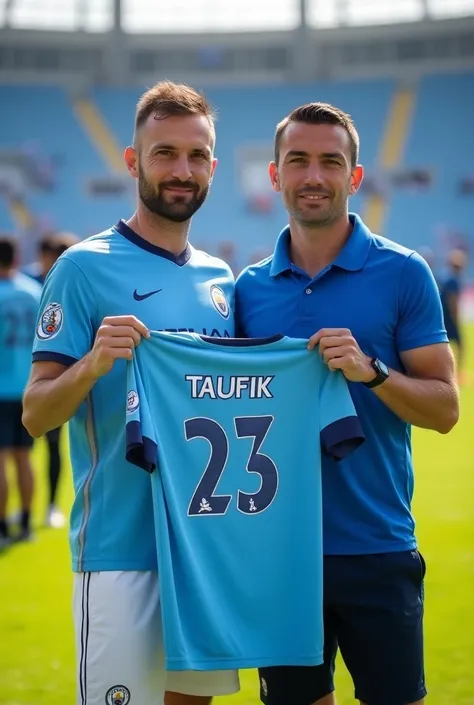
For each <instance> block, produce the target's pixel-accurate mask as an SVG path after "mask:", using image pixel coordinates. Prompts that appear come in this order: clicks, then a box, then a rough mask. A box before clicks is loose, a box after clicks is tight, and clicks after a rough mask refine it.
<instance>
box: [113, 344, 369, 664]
mask: <svg viewBox="0 0 474 705" xmlns="http://www.w3.org/2000/svg"><path fill="white" fill-rule="evenodd" d="M213 340H214V342H213ZM306 344H307V342H306V341H304V340H294V339H290V338H284V337H280V336H276V337H275V338H274V339H271V340H268V339H263V340H256V339H254V340H244V339H234V340H226V339H219V340H217V339H211V338H204V337H202V336H198V335H193V334H166V333H155V332H152V336H151V338H150V340H145V341H143V342H142V343H141V344H140V346H139V348H138V350H137V354H136V356H135V359H134V360H133V362H130V363H129V365H128V395H127V412H126V419H127V457H128V459H129V460H130V461H131V462H133V463H135V464H136V465H138V466H140V467H142V468H144V469H146V470H148V471H150V472H151V471H153V470H154V472H152V476H151V477H152V485H153V499H154V507H155V521H156V529H157V546H158V565H159V575H160V589H161V600H162V615H163V632H164V641H165V653H166V658H167V668H168V669H170V670H182V669H192V670H213V669H229V668H251V667H257V666H271V665H313V664H319V663H321V662H322V657H323V628H322V536H321V521H322V520H321V457H320V456H321V450H322V451H323V452H325V453H328V454H329V455H331V456H333V457H335V458H341V457H343V456H345V455H346V454H347V453H349V452H350V451H351V450H354V449H355V448H357V447H358V445H359V444H360V443H361V442H362V440H363V437H362V432H361V428H360V424H359V421H358V418H357V416H356V415H355V411H354V406H353V404H352V399H351V396H350V394H349V391H348V387H347V384H346V381H345V379H344V377H343V376H342V374H341V373H339V372H334V373H331V372H330V371H329V370H328V368H327V366H326V365H325V364H324V363H323V362H322V360H321V358H320V356H319V354H318V353H317V352H308V350H307V349H306ZM155 468H156V469H155ZM144 474H145V473H144Z"/></svg>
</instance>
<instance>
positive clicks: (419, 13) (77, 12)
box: [0, 0, 474, 34]
mask: <svg viewBox="0 0 474 705" xmlns="http://www.w3.org/2000/svg"><path fill="white" fill-rule="evenodd" d="M470 15H474V0H396V2H387V0H278V1H277V2H275V0H232V1H231V2H228V1H227V0H153V1H152V2H150V0H41V2H39V1H38V0H0V28H1V27H3V28H6V27H9V28H11V29H26V30H48V31H54V30H57V31H63V32H64V31H84V32H92V33H97V32H99V33H100V32H107V31H109V30H111V29H113V28H116V29H117V28H118V27H120V28H121V30H122V31H124V32H126V33H130V34H140V33H146V34H150V33H157V34H161V33H165V34H166V33H180V34H183V33H194V34H196V33H200V32H206V33H209V32H229V33H231V32H252V31H258V32H262V31H265V30H268V31H282V30H283V31H284V30H289V29H293V28H295V27H297V26H299V25H300V24H302V22H304V23H306V24H307V25H308V26H310V27H313V28H321V29H323V28H328V29H329V28H336V27H342V26H346V27H347V26H369V25H379V24H380V25H390V24H396V23H403V22H416V21H418V20H426V19H448V18H454V17H466V16H470Z"/></svg>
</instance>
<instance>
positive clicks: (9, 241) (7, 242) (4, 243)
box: [0, 235, 17, 269]
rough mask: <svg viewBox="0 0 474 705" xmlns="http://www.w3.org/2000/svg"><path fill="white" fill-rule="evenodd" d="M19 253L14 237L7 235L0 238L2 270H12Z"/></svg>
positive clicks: (0, 264)
mask: <svg viewBox="0 0 474 705" xmlns="http://www.w3.org/2000/svg"><path fill="white" fill-rule="evenodd" d="M16 253H17V244H16V242H15V240H14V238H12V237H8V236H6V235H3V236H0V267H1V268H2V269H10V268H11V267H12V266H13V264H14V262H15V257H16Z"/></svg>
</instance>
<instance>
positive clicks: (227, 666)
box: [166, 652, 324, 671]
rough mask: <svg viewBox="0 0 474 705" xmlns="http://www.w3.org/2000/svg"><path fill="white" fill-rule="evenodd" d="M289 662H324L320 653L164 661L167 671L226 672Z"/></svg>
mask: <svg viewBox="0 0 474 705" xmlns="http://www.w3.org/2000/svg"><path fill="white" fill-rule="evenodd" d="M289 660H290V661H291V665H292V666H320V665H321V664H322V663H323V662H324V658H323V653H322V652H320V653H319V654H317V655H316V656H313V657H311V656H301V657H296V658H295V657H291V658H290V659H288V655H287V654H282V656H273V657H272V658H268V657H267V658H263V657H262V658H259V657H254V658H250V659H245V658H228V659H226V658H223V659H213V660H212V661H211V660H208V659H206V660H203V661H194V660H191V661H187V660H184V659H173V658H168V659H166V670H167V671H227V670H238V669H240V668H263V667H269V666H281V664H282V663H284V664H286V665H288V661H289Z"/></svg>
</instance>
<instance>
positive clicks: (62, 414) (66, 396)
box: [23, 356, 96, 438]
mask: <svg viewBox="0 0 474 705" xmlns="http://www.w3.org/2000/svg"><path fill="white" fill-rule="evenodd" d="M95 382H96V379H95V378H94V377H93V376H92V375H91V373H90V371H89V367H88V360H87V356H86V357H84V358H83V359H82V360H79V362H76V364H75V365H72V367H70V368H69V369H67V370H65V371H64V372H63V373H62V374H61V375H59V377H56V378H55V379H41V380H37V381H35V382H33V383H31V384H30V385H28V387H27V389H26V392H25V396H24V398H23V423H24V425H25V427H26V428H27V430H28V432H29V433H30V434H31V435H32V436H33V437H34V438H39V437H40V436H43V435H44V434H45V433H46V432H47V431H50V430H51V429H53V428H57V427H58V426H62V425H63V424H64V423H66V422H67V421H69V419H70V418H71V417H72V416H74V414H75V413H76V411H77V409H78V407H79V406H80V404H81V403H82V402H83V401H84V399H85V398H86V397H87V395H88V394H89V392H90V390H91V389H92V387H93V386H94V384H95Z"/></svg>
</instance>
